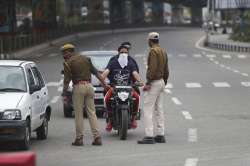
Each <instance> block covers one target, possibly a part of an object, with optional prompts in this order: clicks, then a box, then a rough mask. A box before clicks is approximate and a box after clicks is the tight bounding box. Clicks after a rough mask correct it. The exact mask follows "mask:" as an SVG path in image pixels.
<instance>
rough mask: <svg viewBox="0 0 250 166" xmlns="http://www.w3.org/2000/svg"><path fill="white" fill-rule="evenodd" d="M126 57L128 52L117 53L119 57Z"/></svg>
mask: <svg viewBox="0 0 250 166" xmlns="http://www.w3.org/2000/svg"><path fill="white" fill-rule="evenodd" d="M120 56H121V57H128V53H121V54H120V55H119V57H120Z"/></svg>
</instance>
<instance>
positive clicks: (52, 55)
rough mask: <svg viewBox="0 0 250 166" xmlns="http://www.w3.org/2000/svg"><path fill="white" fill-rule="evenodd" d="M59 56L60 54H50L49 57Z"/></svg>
mask: <svg viewBox="0 0 250 166" xmlns="http://www.w3.org/2000/svg"><path fill="white" fill-rule="evenodd" d="M58 55H59V54H58V53H51V54H49V57H55V56H58Z"/></svg>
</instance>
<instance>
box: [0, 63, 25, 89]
mask: <svg viewBox="0 0 250 166" xmlns="http://www.w3.org/2000/svg"><path fill="white" fill-rule="evenodd" d="M26 91H27V87H26V81H25V76H24V72H23V69H22V68H21V67H13V66H0V92H26Z"/></svg>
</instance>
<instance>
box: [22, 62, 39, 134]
mask: <svg viewBox="0 0 250 166" xmlns="http://www.w3.org/2000/svg"><path fill="white" fill-rule="evenodd" d="M25 70H26V73H27V80H28V85H29V88H30V87H31V86H34V85H38V80H36V79H35V77H34V74H33V72H32V70H31V66H30V65H26V67H25ZM30 102H31V128H32V130H34V129H36V128H37V127H39V126H40V124H41V122H40V112H41V94H40V90H37V91H35V92H33V93H30Z"/></svg>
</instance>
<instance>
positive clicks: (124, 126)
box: [118, 110, 128, 140]
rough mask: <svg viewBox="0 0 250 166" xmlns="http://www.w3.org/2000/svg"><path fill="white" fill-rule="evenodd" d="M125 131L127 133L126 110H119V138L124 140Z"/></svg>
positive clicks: (125, 137)
mask: <svg viewBox="0 0 250 166" xmlns="http://www.w3.org/2000/svg"><path fill="white" fill-rule="evenodd" d="M127 133H128V111H127V110H121V118H120V127H119V129H118V134H119V137H120V140H126V139H127Z"/></svg>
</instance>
